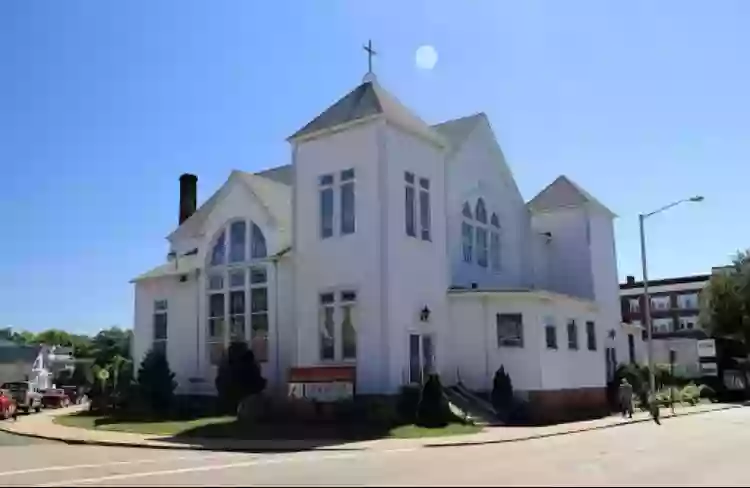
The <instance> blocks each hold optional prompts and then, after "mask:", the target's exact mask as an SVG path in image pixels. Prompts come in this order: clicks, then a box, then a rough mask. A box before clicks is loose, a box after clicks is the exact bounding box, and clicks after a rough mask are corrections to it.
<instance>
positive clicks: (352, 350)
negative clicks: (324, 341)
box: [340, 291, 357, 359]
mask: <svg viewBox="0 0 750 488" xmlns="http://www.w3.org/2000/svg"><path fill="white" fill-rule="evenodd" d="M356 305H357V294H356V292H353V291H343V292H341V303H340V310H341V358H342V359H357V322H356V314H355V310H356Z"/></svg>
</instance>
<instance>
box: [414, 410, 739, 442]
mask: <svg viewBox="0 0 750 488" xmlns="http://www.w3.org/2000/svg"><path fill="white" fill-rule="evenodd" d="M735 408H742V405H725V406H722V407H718V408H712V409H710V410H700V411H697V412H682V413H677V412H675V413H674V414H672V413H669V414H668V415H665V416H663V417H660V418H659V420H660V421H664V420H669V419H673V418H677V417H688V416H690V415H701V414H707V413H714V412H721V411H724V410H732V409H735ZM653 421H654V419H653V418H651V417H645V418H642V419H628V420H627V421H624V422H619V423H614V424H607V425H594V426H591V427H585V428H582V429H575V430H564V431H560V432H549V433H546V434H532V435H528V436H523V437H516V438H509V439H496V440H488V441H465V442H447V443H433V444H424V445H423V446H422V447H427V448H436V447H465V446H482V445H489V444H507V443H511V442H521V441H533V440H537V439H546V438H549V437H562V436H566V435H573V434H582V433H584V432H593V431H597V430H607V429H614V428H616V427H625V426H628V425H634V424H642V423H644V422H653ZM508 428H510V429H512V428H513V427H508Z"/></svg>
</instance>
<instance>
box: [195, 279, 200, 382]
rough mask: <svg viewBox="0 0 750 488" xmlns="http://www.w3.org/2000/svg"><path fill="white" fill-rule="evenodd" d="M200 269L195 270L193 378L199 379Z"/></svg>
mask: <svg viewBox="0 0 750 488" xmlns="http://www.w3.org/2000/svg"><path fill="white" fill-rule="evenodd" d="M200 276H201V270H200V268H198V269H196V270H195V377H196V378H201V341H200V339H201V286H200Z"/></svg>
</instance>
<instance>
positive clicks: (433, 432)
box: [390, 424, 482, 439]
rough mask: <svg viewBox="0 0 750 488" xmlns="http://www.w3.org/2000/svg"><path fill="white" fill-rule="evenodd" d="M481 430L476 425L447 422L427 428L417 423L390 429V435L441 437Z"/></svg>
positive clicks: (410, 437) (405, 437)
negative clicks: (433, 427)
mask: <svg viewBox="0 0 750 488" xmlns="http://www.w3.org/2000/svg"><path fill="white" fill-rule="evenodd" d="M480 430H482V428H481V427H477V426H476V425H465V424H448V425H446V426H445V427H440V428H436V429H428V428H427V427H419V426H418V425H402V426H400V427H396V428H393V429H391V431H390V436H391V437H396V438H400V439H414V438H417V437H443V436H449V435H464V434H476V433H477V432H479V431H480Z"/></svg>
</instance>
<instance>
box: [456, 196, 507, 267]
mask: <svg viewBox="0 0 750 488" xmlns="http://www.w3.org/2000/svg"><path fill="white" fill-rule="evenodd" d="M461 214H462V216H463V221H462V222H461V237H462V243H463V246H462V247H463V260H464V262H465V263H476V264H477V265H478V266H480V267H482V268H488V269H491V270H492V271H500V265H501V263H500V219H498V217H497V214H496V213H493V214H492V216H491V217H490V218H489V219H488V218H487V207H486V205H485V203H484V199H482V198H479V199H477V202H476V204H475V205H474V207H473V210H472V205H471V204H470V203H469V202H464V205H463V209H462V211H461Z"/></svg>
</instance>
